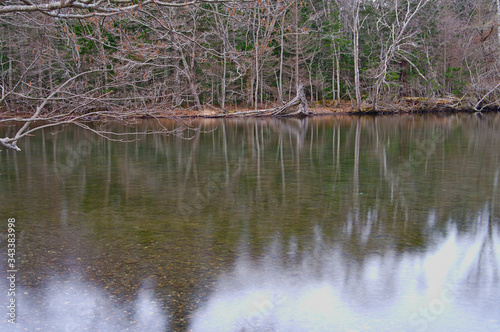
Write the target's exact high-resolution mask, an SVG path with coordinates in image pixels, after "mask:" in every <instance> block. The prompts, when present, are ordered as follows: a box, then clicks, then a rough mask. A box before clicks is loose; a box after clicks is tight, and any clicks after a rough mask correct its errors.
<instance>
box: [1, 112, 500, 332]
mask: <svg viewBox="0 0 500 332" xmlns="http://www.w3.org/2000/svg"><path fill="white" fill-rule="evenodd" d="M203 124H204V125H206V126H207V127H206V128H205V129H207V134H203V135H196V136H195V137H194V138H193V139H192V140H181V139H177V138H174V137H169V138H167V139H165V138H162V137H156V136H155V137H145V138H143V139H142V140H140V141H137V142H135V143H133V144H125V145H120V144H119V143H116V144H115V143H110V142H106V141H101V140H98V139H97V138H94V137H89V136H86V135H87V134H85V133H81V132H79V131H72V130H68V128H66V130H65V131H63V132H61V133H59V134H58V135H49V133H46V135H45V136H43V137H33V138H31V139H30V140H28V141H26V143H29V144H26V146H25V147H23V151H28V152H29V153H25V154H17V155H15V154H2V155H0V159H1V161H2V163H0V200H1V201H2V206H1V208H2V215H5V216H9V217H10V216H13V217H16V219H17V220H18V221H19V226H20V229H19V232H20V233H19V237H18V241H19V242H18V243H17V244H18V247H17V248H18V249H19V253H18V258H19V261H20V265H19V273H18V275H17V277H18V278H19V279H18V280H17V290H16V292H17V297H16V301H17V304H18V307H17V313H18V318H19V320H18V324H17V325H16V329H17V330H19V331H21V330H28V331H33V330H36V329H37V328H38V329H40V330H42V331H85V330H91V331H123V330H129V331H165V330H171V331H184V330H185V329H188V330H192V331H367V330H372V331H499V330H500V322H499V318H498V317H499V316H500V315H499V314H498V313H500V304H499V303H500V301H499V300H498V299H499V298H500V280H499V279H500V261H499V257H500V245H499V243H500V238H499V229H498V222H499V219H498V216H499V211H500V210H498V209H499V204H498V181H499V172H500V155H499V153H498V151H500V148H499V147H500V145H499V143H498V142H500V141H499V140H498V132H499V130H498V129H499V128H500V127H499V125H500V116H498V115H495V116H490V117H485V118H484V119H483V120H480V121H479V120H478V119H476V118H474V117H470V116H460V117H459V116H457V117H442V118H441V117H429V118H427V117H412V116H408V117H400V118H396V117H388V118H384V117H376V118H370V117H363V118H355V117H335V118H328V119H310V120H307V119H306V120H304V121H299V120H297V119H289V120H286V121H281V120H276V119H274V120H272V121H271V120H262V121H257V120H256V121H250V120H249V121H235V122H224V121H214V122H203ZM203 128H204V127H203ZM214 128H218V129H217V130H212V129H214ZM76 141H78V142H80V144H83V145H77V146H79V147H81V149H77V150H76V151H77V152H78V153H74V147H75V144H76V143H75V142H76ZM82 142H83V143H82ZM61 165H62V166H61ZM273 237H274V238H273ZM273 239H274V241H273ZM0 247H1V248H6V242H5V241H4V237H3V234H0ZM2 252H6V250H5V249H2ZM2 270H3V271H4V272H0V277H1V278H0V286H2V287H1V289H6V288H5V287H3V286H6V285H7V280H6V278H5V277H4V273H5V270H6V269H2ZM144 278H146V280H145V279H144ZM94 282H95V283H94ZM141 284H142V285H143V286H142V288H141V287H140V285H141ZM1 289H0V290H1ZM0 296H1V295H0ZM3 298H4V300H3V301H2V303H7V302H6V301H5V298H6V297H3ZM4 308H5V307H4ZM5 312H6V310H5ZM11 328H12V326H11V325H8V323H6V319H5V320H2V321H1V322H0V330H2V331H3V330H5V331H10V330H12V329H11Z"/></svg>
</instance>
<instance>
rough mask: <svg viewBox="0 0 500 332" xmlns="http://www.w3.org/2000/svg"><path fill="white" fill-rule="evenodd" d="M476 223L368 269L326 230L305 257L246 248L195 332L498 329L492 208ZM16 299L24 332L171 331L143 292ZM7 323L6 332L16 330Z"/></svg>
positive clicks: (281, 247)
mask: <svg viewBox="0 0 500 332" xmlns="http://www.w3.org/2000/svg"><path fill="white" fill-rule="evenodd" d="M432 218H433V216H432V213H431V214H430V216H429V222H432ZM470 222H471V223H474V224H475V225H476V227H475V231H474V232H473V233H469V234H464V235H459V234H458V233H457V230H456V229H455V228H454V226H453V222H450V223H449V228H448V230H447V232H446V233H447V235H446V236H443V237H441V238H436V239H434V241H433V242H434V243H435V245H434V247H430V248H429V249H428V251H426V252H413V253H397V252H395V251H390V250H388V251H386V252H385V253H384V254H382V255H379V254H373V255H372V256H369V257H368V258H366V259H365V261H364V262H357V261H353V260H352V257H350V256H349V255H348V254H347V253H345V252H342V250H341V249H340V248H339V247H335V246H329V245H327V244H326V242H327V241H325V239H324V237H323V235H322V232H321V229H320V228H319V227H317V228H316V229H315V230H314V232H315V237H314V238H315V240H314V245H313V246H312V247H311V248H310V249H309V250H306V251H302V254H301V255H300V257H299V253H298V251H297V245H296V243H294V240H293V239H292V240H290V241H289V243H288V244H283V243H281V242H280V240H279V239H276V241H275V242H274V244H273V245H272V246H270V248H268V250H267V254H266V255H265V256H264V257H263V259H262V260H260V261H256V260H252V259H250V258H249V256H248V255H246V254H245V249H241V251H242V252H241V255H240V258H239V259H238V260H237V261H236V263H235V266H234V269H233V270H232V271H231V272H230V273H227V274H225V275H223V276H222V277H221V278H220V280H219V281H218V286H217V287H216V289H217V290H216V291H215V292H214V293H213V294H211V295H210V296H209V298H208V300H207V302H206V304H205V305H204V306H203V307H202V309H200V310H199V311H198V312H196V313H195V314H194V317H193V319H192V321H191V326H190V330H192V331H353V330H354V331H366V330H373V331H451V330H453V331H472V330H475V331H479V330H481V331H498V330H500V320H499V317H498V313H499V312H500V302H499V301H498V299H499V298H500V288H499V282H498V276H499V267H500V255H499V253H500V241H499V240H500V238H499V236H498V234H499V233H498V231H499V230H498V228H497V227H496V226H493V225H490V215H489V210H488V207H487V206H486V207H485V208H484V210H483V211H480V212H478V213H477V215H476V216H475V220H470ZM146 288H147V287H146ZM18 294H19V296H18V313H19V315H20V319H19V321H18V323H17V325H16V328H17V330H19V331H20V330H29V331H34V330H35V329H36V328H42V329H43V330H44V331H85V330H92V331H123V330H128V331H151V332H153V331H165V330H166V329H167V327H168V325H167V315H166V313H165V312H163V311H162V310H161V309H160V306H159V305H158V303H157V301H156V300H155V299H154V295H153V293H152V292H151V291H150V290H147V289H145V287H143V288H142V289H141V290H140V292H139V294H138V296H137V298H136V299H135V301H133V302H134V303H130V304H123V305H116V304H112V303H111V302H110V300H109V297H108V296H107V295H106V294H107V293H106V292H105V291H104V290H102V289H97V287H96V286H94V285H91V284H89V283H85V282H82V281H79V280H78V278H77V277H76V276H75V277H73V278H70V279H69V280H67V279H66V280H53V281H52V282H51V283H50V286H49V287H47V288H46V289H45V291H44V292H42V294H36V295H35V293H33V292H31V293H30V292H29V291H27V292H24V290H23V289H20V290H19V292H18ZM3 324H4V325H3V330H4V331H6V330H7V329H9V330H12V329H10V327H11V325H9V324H8V323H5V321H4V322H3ZM15 330H16V329H15Z"/></svg>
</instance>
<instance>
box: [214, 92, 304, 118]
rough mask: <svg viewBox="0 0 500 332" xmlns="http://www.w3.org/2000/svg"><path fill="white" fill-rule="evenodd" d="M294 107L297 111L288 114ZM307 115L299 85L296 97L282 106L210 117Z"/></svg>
mask: <svg viewBox="0 0 500 332" xmlns="http://www.w3.org/2000/svg"><path fill="white" fill-rule="evenodd" d="M295 106H298V109H297V110H294V111H292V112H290V109H292V108H293V107H295ZM308 114H309V107H308V105H307V98H306V94H305V92H304V86H303V85H302V84H300V85H299V86H298V87H297V95H296V96H295V98H293V99H292V100H290V101H289V102H288V103H286V104H284V105H281V106H278V107H274V108H268V109H263V110H253V111H243V112H234V113H225V114H218V115H212V116H210V117H214V118H221V117H237V116H306V115H308Z"/></svg>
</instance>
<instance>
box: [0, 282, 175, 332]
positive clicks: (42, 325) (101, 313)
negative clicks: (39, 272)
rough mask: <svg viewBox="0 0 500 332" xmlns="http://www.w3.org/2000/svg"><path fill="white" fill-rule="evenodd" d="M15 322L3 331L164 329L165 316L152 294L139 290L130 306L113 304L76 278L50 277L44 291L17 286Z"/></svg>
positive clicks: (5, 323) (2, 326) (4, 322)
mask: <svg viewBox="0 0 500 332" xmlns="http://www.w3.org/2000/svg"><path fill="white" fill-rule="evenodd" d="M16 288H17V289H16V297H15V299H16V324H12V323H9V322H8V321H7V319H4V320H2V322H1V324H0V330H2V331H44V332H46V331H56V332H61V331H75V332H76V331H109V332H113V331H117V332H118V331H148V332H155V331H158V332H159V331H162V332H164V331H166V329H167V319H166V317H165V314H164V312H163V311H162V310H161V309H160V306H159V304H158V303H157V301H155V299H154V298H153V294H152V293H151V292H150V291H148V290H145V289H141V290H140V291H139V294H138V296H137V298H136V300H135V301H134V304H133V305H117V304H115V303H112V302H111V301H110V299H109V297H108V296H106V292H104V291H103V290H100V289H98V288H97V287H95V286H93V285H91V284H89V283H85V282H82V281H79V280H78V279H77V277H72V278H70V279H68V280H53V281H52V282H51V283H50V286H49V287H48V288H47V289H45V290H44V291H43V294H40V293H39V292H38V291H37V292H31V291H30V290H29V289H26V288H22V287H16Z"/></svg>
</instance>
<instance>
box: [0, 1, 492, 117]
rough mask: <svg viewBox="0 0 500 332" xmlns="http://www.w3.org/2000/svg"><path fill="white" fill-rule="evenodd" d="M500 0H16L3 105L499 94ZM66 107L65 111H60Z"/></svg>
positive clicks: (3, 52) (324, 101) (6, 44)
mask: <svg viewBox="0 0 500 332" xmlns="http://www.w3.org/2000/svg"><path fill="white" fill-rule="evenodd" d="M499 22H500V0H273V1H269V0H247V1H245V0H244V1H225V0H221V1H203V0H194V1H187V2H178V1H176V0H174V1H168V0H167V1H155V0H145V1H142V0H133V1H127V0H106V1H103V0H67V1H65V0H61V1H50V0H34V1H29V0H12V1H8V2H2V4H0V30H1V32H0V36H1V37H0V66H1V74H0V88H1V98H0V105H1V106H0V107H1V109H2V110H3V112H18V111H23V112H39V116H38V117H40V118H43V116H42V115H43V114H44V112H45V113H49V114H55V113H57V112H71V113H72V114H83V113H86V112H87V113H88V112H95V111H96V110H101V111H103V110H107V111H110V110H113V111H114V112H130V111H134V112H136V111H143V112H145V111H147V112H152V111H158V110H163V111H165V110H169V109H170V110H172V109H191V110H194V111H195V110H203V109H207V108H212V109H220V110H232V109H234V108H250V109H257V108H261V107H266V106H269V105H273V106H276V105H282V104H283V103H284V102H287V101H288V100H290V99H292V98H293V97H294V96H295V93H296V89H297V86H298V84H302V85H303V86H304V87H305V93H306V96H307V99H308V101H309V102H310V103H312V105H324V106H333V105H337V104H339V103H343V104H348V105H351V106H352V107H353V109H374V110H378V109H388V108H390V107H391V105H395V104H397V103H398V102H400V101H402V100H406V101H408V100H410V101H411V100H414V101H418V100H421V98H446V99H448V100H451V101H453V102H454V103H455V104H456V105H460V106H461V107H468V108H477V109H481V108H483V107H492V106H493V107H498V101H499V100H500V89H499V87H500V85H499V83H500V68H499V65H500V47H499V45H500V29H499ZM66 114H67V113H66Z"/></svg>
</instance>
